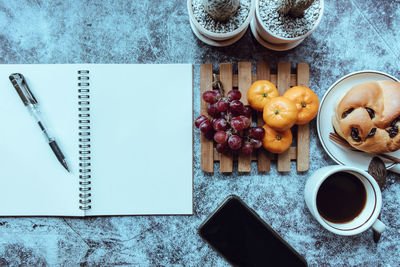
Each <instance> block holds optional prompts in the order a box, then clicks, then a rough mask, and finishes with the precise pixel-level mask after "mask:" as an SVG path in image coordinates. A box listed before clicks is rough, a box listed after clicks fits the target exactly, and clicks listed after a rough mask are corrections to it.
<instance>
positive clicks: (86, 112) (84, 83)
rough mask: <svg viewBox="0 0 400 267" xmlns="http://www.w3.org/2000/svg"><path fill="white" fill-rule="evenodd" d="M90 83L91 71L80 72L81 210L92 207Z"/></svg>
mask: <svg viewBox="0 0 400 267" xmlns="http://www.w3.org/2000/svg"><path fill="white" fill-rule="evenodd" d="M89 86H90V83H89V71H88V70H78V98H79V100H78V105H79V108H78V110H79V115H78V116H79V198H80V199H79V209H81V210H89V209H91V208H92V206H91V204H90V203H91V202H92V199H91V196H92V194H91V193H90V192H91V190H92V188H91V181H90V180H91V178H92V175H91V172H92V170H91V162H90V161H91V156H90V154H91V151H90V88H89Z"/></svg>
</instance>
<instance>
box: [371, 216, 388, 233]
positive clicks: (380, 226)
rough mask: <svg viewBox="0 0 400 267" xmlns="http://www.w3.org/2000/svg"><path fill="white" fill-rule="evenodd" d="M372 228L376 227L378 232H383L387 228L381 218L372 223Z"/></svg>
mask: <svg viewBox="0 0 400 267" xmlns="http://www.w3.org/2000/svg"><path fill="white" fill-rule="evenodd" d="M372 229H374V230H375V231H376V232H378V233H380V234H381V233H383V232H384V231H385V229H386V226H385V225H384V224H383V222H381V221H380V220H378V219H376V221H375V222H374V224H373V225H372Z"/></svg>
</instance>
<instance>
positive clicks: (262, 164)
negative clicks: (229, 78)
mask: <svg viewBox="0 0 400 267" xmlns="http://www.w3.org/2000/svg"><path fill="white" fill-rule="evenodd" d="M270 78H271V77H270V67H269V64H267V63H265V62H258V63H257V78H256V79H257V80H270ZM257 125H258V126H263V125H264V120H263V117H262V112H257ZM270 158H271V153H269V152H268V151H266V150H265V149H258V151H257V169H258V171H259V172H266V171H270V170H271V160H270Z"/></svg>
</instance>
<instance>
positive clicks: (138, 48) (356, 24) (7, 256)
mask: <svg viewBox="0 0 400 267" xmlns="http://www.w3.org/2000/svg"><path fill="white" fill-rule="evenodd" d="M399 29H400V2H399V1H396V0H375V1H369V0H350V1H348V0H327V1H326V4H325V15H324V18H323V20H322V22H321V24H320V26H319V28H318V29H317V30H316V31H315V32H314V33H313V34H312V35H311V36H310V37H308V38H307V39H306V41H304V42H303V43H302V44H301V45H300V46H299V47H298V48H296V49H294V50H292V51H289V52H271V51H268V50H266V49H265V48H263V47H262V46H261V45H259V44H258V43H257V41H256V40H255V39H254V38H253V37H252V35H251V32H250V30H248V32H247V33H246V34H245V36H244V37H243V38H242V39H241V40H240V41H239V42H238V43H236V44H234V45H233V46H230V47H226V48H213V47H209V46H207V45H205V44H203V43H202V42H200V41H199V40H198V39H197V38H196V37H195V36H194V35H193V34H192V32H191V29H190V26H189V23H188V13H187V10H186V1H184V0H173V1H151V0H147V1H133V0H114V1H111V0H109V1H106V0H98V1H89V0H79V1H78V0H76V1H67V0H66V1H59V0H58V1H51V0H47V1H46V0H26V1H23V0H12V1H7V0H2V1H0V43H1V46H0V63H193V64H195V99H194V102H195V115H196V116H197V115H198V114H199V101H200V100H199V93H198V91H199V68H200V65H201V64H202V63H205V62H213V63H214V64H217V63H218V62H234V63H237V62H238V61H252V62H257V61H260V60H265V61H269V62H270V63H271V64H272V65H273V66H274V65H276V62H278V61H291V62H299V61H305V62H308V63H310V64H311V87H312V88H313V89H314V90H316V92H317V94H318V95H319V97H322V96H323V94H324V92H325V91H326V90H327V89H328V88H329V86H330V85H331V84H332V83H333V82H334V81H335V80H336V79H338V78H340V77H341V76H343V75H345V74H347V73H349V72H352V71H357V70H361V69H375V70H380V71H384V72H387V73H389V74H392V75H394V76H396V77H398V78H400V68H399V67H400V60H399V56H400V45H399V44H400V30H399ZM188 134H189V133H188ZM194 140H195V146H194V147H195V150H194V215H193V216H126V217H98V218H86V219H75V218H36V217H32V218H0V265H3V264H4V265H7V264H9V265H17V264H28V265H67V266H69V265H77V264H82V265H100V264H101V265H111V264H118V265H131V264H140V265H145V266H146V265H173V264H177V265H188V266H201V265H203V266H210V265H212V266H216V265H226V263H225V262H224V260H222V259H221V258H220V257H219V256H217V254H216V253H215V252H214V251H213V250H211V249H210V248H209V247H208V246H207V245H206V244H205V243H204V242H203V241H202V240H201V239H200V238H199V236H198V235H197V233H196V230H197V227H198V225H199V224H200V223H201V222H202V221H203V220H204V219H205V218H206V216H207V215H208V214H209V213H210V212H211V211H212V210H213V209H214V208H215V207H216V206H217V205H218V204H219V203H220V202H221V201H222V200H223V199H224V198H225V197H226V196H228V195H229V194H237V195H239V196H240V197H241V198H243V199H244V201H245V202H247V203H248V204H249V205H250V206H251V207H253V208H254V209H255V210H256V211H257V212H258V213H259V214H260V216H261V217H262V218H263V219H265V221H267V222H268V223H269V224H271V226H272V227H273V228H274V229H276V230H277V231H278V232H279V233H280V234H281V235H282V236H283V237H284V238H285V239H286V240H287V241H288V242H289V243H290V244H292V245H293V246H294V247H295V248H296V249H297V250H298V251H299V252H300V253H301V254H302V255H304V256H305V258H306V259H307V261H308V262H309V263H310V265H364V266H376V265H378V264H383V265H386V266H387V265H391V266H399V265H400V259H399V257H400V220H399V219H400V209H399V208H400V181H399V176H398V175H393V174H391V175H390V177H389V180H388V182H387V184H386V187H385V190H384V192H383V209H382V221H383V222H384V223H386V224H387V226H388V229H387V230H386V232H385V233H384V234H383V236H382V238H381V242H380V243H379V244H375V243H374V242H373V240H372V232H371V231H370V230H369V231H366V232H364V233H362V234H360V235H357V236H354V237H341V236H336V235H333V234H332V233H330V232H328V231H326V230H324V229H323V228H322V227H321V226H320V225H319V224H318V223H317V222H316V221H315V220H314V219H313V218H312V217H311V215H310V213H309V212H308V210H307V208H306V207H305V203H304V200H303V189H304V183H305V181H306V179H307V177H309V175H310V174H311V173H312V172H313V171H314V170H316V169H318V168H320V167H322V166H325V165H329V164H333V161H332V160H330V159H329V158H328V156H327V155H326V154H325V153H324V151H323V149H322V147H321V145H320V144H319V141H318V138H317V136H316V129H315V122H313V123H312V136H311V151H312V152H311V169H310V171H308V172H307V173H304V174H298V173H296V171H292V172H291V173H288V174H284V175H282V174H279V173H277V172H276V166H275V165H273V166H272V171H271V172H270V173H268V174H267V175H258V174H257V172H256V171H255V166H253V171H252V172H251V173H250V174H245V175H244V174H239V173H237V172H235V173H233V174H232V175H220V174H218V173H216V174H214V175H208V174H205V173H203V172H202V171H201V170H200V167H199V166H200V147H199V135H198V132H197V131H196V132H195V137H194ZM216 168H217V169H218V166H216ZM292 169H295V166H294V164H293V165H292ZM0 175H1V173H0ZM20 197H22V196H20ZM134 204H135V203H132V205H134Z"/></svg>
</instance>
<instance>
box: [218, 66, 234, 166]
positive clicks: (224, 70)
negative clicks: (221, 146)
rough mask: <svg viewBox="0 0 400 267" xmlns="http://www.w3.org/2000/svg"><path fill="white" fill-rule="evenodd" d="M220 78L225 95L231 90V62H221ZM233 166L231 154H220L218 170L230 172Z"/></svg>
mask: <svg viewBox="0 0 400 267" xmlns="http://www.w3.org/2000/svg"><path fill="white" fill-rule="evenodd" d="M219 72H220V79H221V82H222V86H223V87H224V90H225V95H226V94H227V93H228V92H229V91H230V90H232V76H233V69H232V63H222V64H221V65H220V70H219ZM232 168H233V157H232V155H225V154H222V155H221V159H220V172H232Z"/></svg>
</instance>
